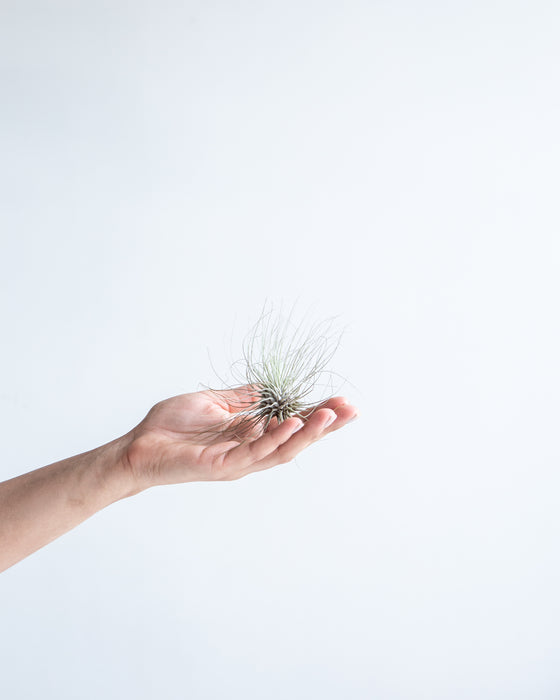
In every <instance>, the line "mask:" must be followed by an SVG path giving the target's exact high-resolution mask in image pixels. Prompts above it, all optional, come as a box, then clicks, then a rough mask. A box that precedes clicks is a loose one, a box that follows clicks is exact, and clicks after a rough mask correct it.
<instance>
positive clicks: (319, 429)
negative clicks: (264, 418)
mask: <svg viewBox="0 0 560 700" xmlns="http://www.w3.org/2000/svg"><path fill="white" fill-rule="evenodd" d="M248 388H249V387H240V388H239V389H236V390H230V391H224V392H220V393H219V394H218V393H215V392H212V391H198V392H194V393H191V394H180V395H179V396H174V397H172V398H170V399H165V400H164V401H161V402H159V403H157V404H156V405H155V406H154V407H153V408H152V409H151V410H150V411H149V413H148V415H147V416H146V417H145V418H144V420H142V421H141V422H140V423H139V425H138V426H136V428H134V429H133V431H131V437H132V440H131V444H130V446H129V447H128V450H127V455H126V459H127V463H128V466H129V469H130V470H131V472H132V475H133V478H134V481H135V482H136V483H137V484H138V486H139V488H147V487H149V486H156V485H161V484H177V483H183V482H186V481H227V480H232V479H239V478H241V477H243V476H245V475H247V474H250V473H252V472H255V471H261V470H263V469H269V468H270V467H273V466H275V465H277V464H283V463H286V462H289V461H291V460H292V459H293V458H294V457H295V456H296V455H297V454H299V452H301V451H302V450H303V449H304V448H305V447H307V446H308V445H310V444H311V443H313V442H315V441H316V440H318V439H319V438H321V437H323V436H324V435H326V434H327V433H330V432H332V431H333V430H337V429H338V428H341V427H342V426H343V425H345V424H346V423H348V422H349V421H350V420H352V418H354V417H355V416H356V415H357V410H356V408H355V407H354V406H352V405H350V404H349V403H348V402H347V400H346V399H345V398H343V397H341V396H337V397H333V398H331V399H329V400H328V401H325V402H324V403H323V404H321V405H320V406H319V407H318V408H316V409H315V410H314V411H312V412H311V413H310V414H308V415H307V416H305V420H304V421H302V420H301V419H300V418H296V417H292V418H288V419H287V420H285V421H284V422H283V423H280V424H277V423H276V422H273V423H271V425H270V426H269V428H268V429H267V430H266V432H264V433H263V434H258V433H257V434H255V435H253V436H251V437H249V438H248V439H246V440H243V441H241V440H239V439H235V438H234V437H233V436H232V432H231V430H228V429H227V426H228V423H229V425H230V426H231V419H234V418H235V415H232V414H234V413H235V409H233V408H232V404H233V403H234V401H235V400H237V403H239V402H240V401H241V402H243V401H245V402H246V401H247V399H246V398H245V397H246V396H247V394H246V392H247V389H248ZM220 424H223V426H224V429H223V431H222V432H220V430H219V429H218V431H217V432H216V431H215V426H217V425H220ZM300 428H301V429H300ZM211 430H212V431H214V439H213V440H212V441H211V442H210V443H209V441H208V439H205V438H204V435H205V433H206V435H207V434H208V432H209V431H211Z"/></svg>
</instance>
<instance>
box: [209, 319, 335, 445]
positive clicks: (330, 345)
mask: <svg viewBox="0 0 560 700" xmlns="http://www.w3.org/2000/svg"><path fill="white" fill-rule="evenodd" d="M334 320H335V319H332V318H331V319H326V320H324V321H319V322H314V323H312V324H310V325H309V326H307V325H306V323H305V321H300V322H299V324H297V325H296V324H295V323H294V322H293V310H292V313H290V314H289V315H288V316H287V317H284V316H282V314H281V313H276V312H274V310H272V309H270V310H263V313H262V314H261V316H260V318H259V320H258V321H257V323H256V324H255V325H254V326H253V328H252V329H251V331H250V332H249V334H248V335H247V337H246V338H245V340H244V342H243V347H242V355H243V358H242V359H241V360H239V361H237V362H235V363H234V364H233V366H232V368H231V373H232V376H233V378H234V380H235V384H234V385H233V386H232V385H230V386H229V387H228V389H229V391H224V390H217V389H210V391H212V392H214V393H216V394H217V395H218V396H220V397H221V398H222V400H225V401H226V402H227V404H228V406H229V407H230V410H231V411H232V417H231V418H230V419H228V420H227V421H225V423H222V424H220V425H219V426H215V427H216V430H219V431H220V432H221V433H222V434H223V432H224V430H227V431H228V432H229V434H230V436H231V437H233V438H235V439H239V440H243V439H245V438H246V437H248V436H256V435H259V434H261V433H263V432H264V431H266V430H267V428H268V427H269V426H270V424H271V422H273V421H276V422H278V423H282V422H283V421H284V420H286V419H287V418H290V417H291V416H299V417H300V418H301V419H302V420H304V421H305V420H306V418H307V416H308V415H309V414H310V413H311V412H312V411H313V409H314V408H316V407H317V406H318V405H319V404H320V403H322V402H323V401H324V400H326V399H327V398H328V397H329V396H330V395H332V391H331V392H329V393H327V389H328V388H329V384H328V383H327V384H325V382H324V381H323V380H325V379H327V378H328V379H330V380H331V381H330V388H331V390H332V376H333V375H334V373H333V372H331V371H329V370H327V369H326V366H327V364H328V363H329V361H330V360H331V358H332V356H333V355H334V353H335V351H336V349H337V347H338V345H339V342H340V338H341V332H340V331H337V330H335V328H334ZM231 389H234V390H237V391H234V392H232V391H231ZM317 394H320V396H317ZM232 396H233V398H232Z"/></svg>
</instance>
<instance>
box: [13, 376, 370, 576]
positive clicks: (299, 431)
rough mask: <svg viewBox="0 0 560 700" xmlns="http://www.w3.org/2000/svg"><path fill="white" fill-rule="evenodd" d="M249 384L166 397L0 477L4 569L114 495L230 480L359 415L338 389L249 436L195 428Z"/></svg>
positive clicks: (228, 412) (224, 415) (282, 459)
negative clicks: (39, 463)
mask: <svg viewBox="0 0 560 700" xmlns="http://www.w3.org/2000/svg"><path fill="white" fill-rule="evenodd" d="M249 388H250V387H245V388H243V387H242V388H240V389H238V390H234V391H230V392H222V397H224V398H222V397H220V396H219V395H217V394H214V393H213V392H209V391H200V392H195V393H191V394H181V395H180V396H174V397H172V398H170V399H166V400H164V401H161V402H160V403H158V404H156V405H155V406H154V407H153V408H152V409H151V410H150V411H149V413H148V414H147V416H146V417H145V418H144V420H142V421H141V422H140V423H139V424H138V425H137V426H136V427H135V428H133V429H132V430H131V431H130V432H129V433H127V434H126V435H123V436H122V437H119V438H117V439H115V440H113V441H111V442H109V443H107V444H105V445H102V446H101V447H97V448H95V449H93V450H90V451H89V452H84V453H82V454H79V455H76V456H75V457H69V458H68V459H64V460H62V461H60V462H55V463H53V464H49V465H48V466H46V467H42V468H40V469H35V470H34V471H31V472H28V473H27V474H22V475H21V476H17V477H15V478H13V479H10V480H8V481H4V482H2V483H0V571H3V570H5V569H7V568H8V567H10V566H12V565H13V564H15V563H17V562H18V561H20V560H21V559H23V558H24V557H27V556H28V555H30V554H32V553H33V552H35V551H36V550H38V549H40V548H41V547H44V546H45V545H46V544H48V543H49V542H52V541H53V540H54V539H56V538H57V537H60V536H61V535H63V534H64V533H65V532H68V531H69V530H71V529H72V528H74V527H76V526H77V525H79V524H80V523H81V522H83V521H84V520H86V519H87V518H89V517H91V516H92V515H93V514H94V513H96V512H97V511H99V510H101V509H102V508H105V507H106V506H108V505H110V504H111V503H115V502H116V501H119V500H121V499H123V498H128V497H130V496H133V495H135V494H137V493H140V492H141V491H145V490H146V489H149V488H152V487H154V486H161V485H164V484H179V483H186V482H191V481H231V480H234V479H240V478H242V477H244V476H247V475H248V474H252V473H253V472H257V471H262V470H264V469H270V468H271V467H274V466H276V465H278V464H285V463H286V462H290V461H291V460H292V459H294V457H296V456H297V455H298V454H299V453H300V452H301V451H302V450H304V449H305V448H306V447H308V446H309V445H311V444H312V443H314V442H316V441H317V440H319V439H320V438H322V437H324V436H325V435H327V434H328V433H331V432H333V431H335V430H338V429H339V428H342V427H343V426H344V425H346V424H347V423H349V422H350V421H351V420H352V419H354V418H355V417H356V416H357V415H358V412H357V409H356V408H355V407H354V406H352V405H351V404H349V403H348V401H347V400H346V399H345V398H343V397H340V396H338V397H334V398H331V399H329V400H328V401H326V402H325V403H323V404H321V405H320V406H319V407H318V408H316V409H315V410H314V411H312V412H311V413H309V414H308V415H306V416H304V420H303V421H302V420H300V419H299V418H295V417H292V418H288V419H287V420H285V421H284V422H283V423H281V424H278V423H276V422H272V423H271V425H270V426H269V428H268V429H267V431H266V432H265V433H264V434H262V435H260V436H259V435H258V434H254V435H252V436H250V437H249V439H247V440H245V441H243V442H240V441H239V440H234V439H232V438H231V434H228V433H227V432H226V431H225V430H224V431H223V433H222V434H221V435H219V436H218V438H217V439H214V440H213V441H212V442H211V444H209V443H208V440H206V441H204V440H203V439H201V438H200V437H197V436H196V435H197V433H198V434H199V435H200V431H202V430H205V429H208V428H210V427H212V426H215V425H216V424H217V423H221V422H222V421H224V420H225V419H228V418H232V413H233V412H234V410H233V409H232V407H231V405H232V403H233V401H234V400H235V401H236V402H237V404H238V405H239V403H240V401H241V402H243V400H244V398H245V396H246V394H245V391H246V390H247V389H249ZM226 399H229V400H226Z"/></svg>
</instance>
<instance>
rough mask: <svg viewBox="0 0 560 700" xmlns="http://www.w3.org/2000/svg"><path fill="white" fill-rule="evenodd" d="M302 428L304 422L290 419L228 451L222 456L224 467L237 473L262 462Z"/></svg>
mask: <svg viewBox="0 0 560 700" xmlns="http://www.w3.org/2000/svg"><path fill="white" fill-rule="evenodd" d="M301 427H303V422H302V421H301V420H300V419H299V418H288V419H287V420H285V421H284V422H283V423H280V425H278V426H276V427H275V428H274V429H273V430H269V431H268V432H266V433H264V435H261V437H259V438H257V439H256V440H253V441H252V442H247V443H243V444H241V445H238V446H237V447H234V448H232V449H231V450H228V451H227V452H226V453H225V454H224V455H223V456H222V460H223V461H222V467H223V468H224V469H225V470H226V471H228V472H229V471H237V470H241V469H246V468H247V467H249V466H250V465H251V464H254V463H255V462H260V461H261V460H263V459H265V458H266V457H267V456H268V455H270V454H272V453H273V452H275V451H276V450H277V449H278V448H279V447H280V445H282V444H284V443H285V442H287V441H288V440H289V439H290V438H291V436H292V435H293V434H294V433H295V432H296V431H298V430H299V429H300V428H301Z"/></svg>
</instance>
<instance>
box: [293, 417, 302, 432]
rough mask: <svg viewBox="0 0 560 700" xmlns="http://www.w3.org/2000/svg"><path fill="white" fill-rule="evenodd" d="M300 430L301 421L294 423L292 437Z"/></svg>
mask: <svg viewBox="0 0 560 700" xmlns="http://www.w3.org/2000/svg"><path fill="white" fill-rule="evenodd" d="M302 428H303V421H302V420H298V422H297V423H296V425H295V427H294V429H293V430H292V435H293V434H294V433H297V431H298V430H301V429H302Z"/></svg>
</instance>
